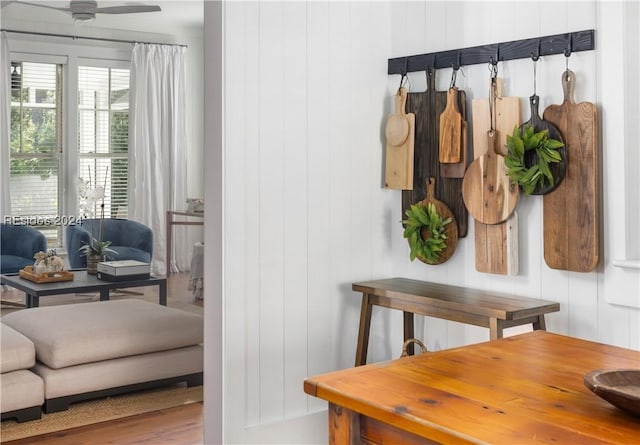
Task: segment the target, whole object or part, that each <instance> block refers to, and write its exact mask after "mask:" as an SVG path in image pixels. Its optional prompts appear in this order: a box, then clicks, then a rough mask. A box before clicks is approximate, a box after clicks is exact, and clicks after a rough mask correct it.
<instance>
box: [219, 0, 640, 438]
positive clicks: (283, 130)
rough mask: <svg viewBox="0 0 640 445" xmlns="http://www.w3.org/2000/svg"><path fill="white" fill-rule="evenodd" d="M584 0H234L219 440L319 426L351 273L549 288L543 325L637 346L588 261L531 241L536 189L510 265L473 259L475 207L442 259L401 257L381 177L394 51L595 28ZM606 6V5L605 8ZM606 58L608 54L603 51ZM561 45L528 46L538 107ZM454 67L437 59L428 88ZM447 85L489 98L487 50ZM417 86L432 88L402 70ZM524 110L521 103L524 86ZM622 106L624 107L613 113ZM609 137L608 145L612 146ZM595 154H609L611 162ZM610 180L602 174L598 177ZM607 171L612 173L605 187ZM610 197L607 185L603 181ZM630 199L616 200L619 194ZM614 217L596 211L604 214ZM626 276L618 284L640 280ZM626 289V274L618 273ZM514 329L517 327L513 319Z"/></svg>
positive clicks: (454, 330) (431, 337) (440, 325)
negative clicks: (315, 388)
mask: <svg viewBox="0 0 640 445" xmlns="http://www.w3.org/2000/svg"><path fill="white" fill-rule="evenodd" d="M606 7H608V6H606V5H605V4H602V5H601V4H599V3H595V2H585V3H576V2H495V3H493V2H491V3H489V2H486V3H483V2H464V3H462V2H391V3H384V2H308V3H305V2H261V3H257V2H228V3H225V5H224V11H223V21H224V31H223V60H224V65H223V66H224V68H223V69H224V87H223V94H224V107H223V128H224V131H223V134H224V139H223V167H222V168H223V172H222V173H223V175H224V176H223V183H224V185H223V193H224V194H223V201H224V203H223V218H224V232H223V239H224V257H223V276H224V281H223V283H224V285H223V299H224V319H223V322H224V346H225V354H224V370H225V371H224V372H225V376H224V400H223V408H224V412H225V422H224V424H225V433H224V435H225V440H226V442H228V443H294V442H295V443H301V442H309V443H311V442H314V443H326V436H324V434H325V418H324V415H323V414H322V413H321V414H320V415H313V414H310V413H314V412H317V411H318V410H321V409H323V408H324V407H325V406H326V405H325V404H324V403H323V402H321V401H318V400H316V399H313V398H307V397H306V396H305V395H304V393H303V391H302V380H303V379H304V377H306V376H310V375H315V374H319V373H323V372H327V371H330V370H334V369H339V368H344V367H348V366H351V364H352V362H353V358H354V353H355V343H356V337H357V324H358V318H359V309H360V296H359V295H356V294H354V293H353V292H352V291H351V290H350V289H351V283H352V282H354V281H358V280H366V279H372V278H380V277H390V276H407V277H412V278H417V279H423V280H432V281H438V282H444V283H451V284H457V285H463V286H469V287H476V288H486V289H494V290H498V291H506V292H513V293H516V294H519V295H526V296H532V297H537V298H545V299H549V300H554V301H559V302H560V303H561V308H562V309H561V312H560V313H556V314H552V315H550V316H548V322H547V326H548V329H549V330H551V331H554V332H559V333H563V334H568V335H573V336H577V337H582V338H587V339H593V340H598V341H603V342H606V343H611V344H618V345H622V346H627V347H633V348H639V347H640V339H639V338H638V335H639V334H638V329H639V326H640V322H639V320H640V315H639V312H638V310H636V309H630V308H627V307H623V306H614V305H611V304H609V303H607V302H606V298H605V297H606V296H605V288H604V285H603V281H604V277H605V275H606V273H607V270H609V265H608V264H607V263H605V262H603V264H602V265H601V266H599V269H598V271H597V272H593V273H589V274H578V273H568V272H562V271H554V270H551V269H549V268H548V267H547V266H546V265H545V263H544V260H543V255H542V224H541V223H542V202H541V201H542V200H541V198H540V197H527V198H525V199H523V200H522V201H521V203H519V205H518V212H519V217H520V239H519V241H520V252H521V256H520V268H521V273H520V275H518V276H515V277H502V276H496V275H488V274H480V273H477V272H476V271H475V264H474V252H473V248H474V246H473V236H474V234H473V224H470V227H471V230H470V233H469V235H468V236H467V238H466V239H462V240H461V242H460V243H459V245H458V249H457V251H456V253H455V255H454V256H453V258H452V259H451V260H449V261H448V262H447V263H445V264H443V265H441V266H436V267H434V266H431V267H429V266H425V265H423V264H422V263H417V262H416V263H410V262H409V260H408V247H407V244H406V241H405V240H404V239H403V238H402V230H401V227H400V224H399V220H400V218H401V215H400V208H401V204H400V192H398V191H390V190H384V189H383V188H382V177H383V171H382V166H383V165H384V162H383V159H384V158H383V154H384V139H383V134H384V122H385V116H386V114H387V113H388V112H389V111H390V109H391V99H390V97H391V95H392V94H393V93H394V90H395V88H397V84H398V80H399V79H398V78H397V77H398V76H387V75H386V62H387V59H388V58H389V57H397V56H403V55H409V54H417V53H424V52H431V51H439V50H444V49H452V48H458V47H466V46H475V45H480V44H484V43H494V42H500V41H505V40H513V39H520V38H527V37H534V36H538V35H547V34H555V33H561V32H566V31H576V30H582V29H590V28H595V29H596V35H597V39H598V41H597V45H598V47H600V46H601V45H603V44H604V43H605V42H606V39H607V35H600V34H599V33H598V29H599V28H600V27H602V23H600V20H601V17H602V14H601V11H600V8H606ZM614 15H615V14H614ZM603 58H604V59H606V56H604V55H602V54H600V53H599V52H598V51H591V52H583V53H574V54H573V55H572V56H571V58H570V60H569V64H570V67H571V69H572V70H573V71H575V72H576V74H577V78H578V87H577V89H576V99H577V100H578V101H580V100H588V101H591V102H596V103H598V105H599V106H600V107H606V109H605V113H603V114H604V116H605V118H607V119H616V118H618V119H620V118H621V116H620V114H621V111H620V109H619V107H616V106H615V104H611V105H610V106H609V105H608V104H609V103H608V102H607V99H606V97H605V96H606V92H605V88H604V86H603V85H601V83H600V79H601V78H602V77H603V76H606V75H607V73H608V72H609V71H608V68H607V67H602V66H601V65H602V64H603V60H602V59H603ZM605 62H608V61H607V60H605ZM564 67H565V60H564V57H562V56H553V57H546V58H543V59H542V60H541V61H540V62H539V63H538V70H537V71H538V82H537V85H538V89H537V92H538V95H539V96H540V97H541V105H542V107H541V110H543V109H544V107H546V106H547V105H549V104H552V103H560V102H561V101H562V89H561V84H560V75H561V73H562V70H563V69H564ZM450 73H451V71H450V70H440V71H439V72H438V77H439V80H438V89H440V90H444V89H446V87H447V86H448V84H449V76H450ZM464 74H465V75H464V76H462V75H458V86H459V87H460V88H463V89H465V90H466V92H467V95H468V96H469V100H471V99H472V98H474V97H486V90H487V88H486V85H487V80H488V71H487V69H486V67H485V66H480V65H478V66H473V67H466V68H464ZM500 75H501V77H504V78H505V79H506V90H507V93H508V94H509V95H514V96H521V97H524V98H527V97H528V96H530V95H531V94H532V89H533V80H532V63H531V61H528V60H521V61H513V62H507V63H501V64H500ZM410 81H411V91H421V90H423V89H424V88H425V82H424V75H423V74H420V73H415V74H412V75H411V76H410ZM522 108H523V116H528V115H529V111H528V105H527V101H526V99H525V100H523V102H522ZM616 113H618V115H616ZM606 137H607V136H606V135H604V136H603V139H604V144H603V145H604V160H605V163H606V160H607V151H608V150H612V149H614V148H612V147H608V146H607V139H606ZM605 171H606V170H605ZM604 180H605V185H606V183H607V182H606V181H607V178H606V177H605V178H604ZM605 188H606V187H605ZM604 199H605V200H615V199H616V197H615V196H610V195H608V194H607V191H605V198H604ZM622 205H623V206H624V204H622ZM606 222H607V219H606V217H605V227H606ZM637 284H638V283H637V279H636V280H634V279H631V280H628V281H627V282H626V284H623V285H622V291H624V292H635V293H636V294H638V293H639V290H638V286H637ZM619 288H620V287H619ZM418 326H419V327H424V334H425V337H426V340H427V343H428V346H429V347H430V349H440V348H446V347H452V346H456V345H460V344H468V343H472V342H477V341H483V340H486V339H488V332H487V331H486V330H485V329H482V328H476V327H471V326H465V325H461V324H457V323H453V322H446V321H442V320H435V319H429V320H427V321H426V322H425V321H420V322H419V323H418ZM512 332H517V330H516V329H514V330H513V331H512ZM401 335H402V334H401V317H400V314H398V313H391V311H388V310H379V309H377V308H376V309H374V318H373V322H372V334H371V338H370V345H371V347H370V360H382V359H388V358H392V357H395V356H397V355H398V354H399V352H400V351H399V347H400V345H401Z"/></svg>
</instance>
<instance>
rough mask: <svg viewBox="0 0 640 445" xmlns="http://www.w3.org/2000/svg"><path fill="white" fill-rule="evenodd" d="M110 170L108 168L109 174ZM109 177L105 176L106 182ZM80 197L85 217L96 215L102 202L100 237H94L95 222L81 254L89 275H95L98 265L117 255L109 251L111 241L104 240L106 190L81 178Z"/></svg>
mask: <svg viewBox="0 0 640 445" xmlns="http://www.w3.org/2000/svg"><path fill="white" fill-rule="evenodd" d="M108 171H109V169H108V168H107V172H108ZM97 176H98V175H97V173H96V182H97ZM106 177H107V175H106V174H105V182H106ZM89 178H91V170H89ZM78 186H79V187H78V188H79V190H78V191H79V195H80V198H81V205H80V209H81V211H82V213H83V216H88V214H89V213H91V214H93V215H95V213H96V211H95V206H96V203H97V202H98V201H100V225H99V227H98V237H97V238H96V237H95V236H94V230H93V225H94V224H93V221H91V224H90V230H89V232H90V234H91V238H90V239H89V242H88V243H86V244H84V245H83V246H81V247H80V249H78V250H79V252H80V253H81V254H82V255H84V256H86V257H87V273H89V274H93V275H95V274H96V273H98V263H99V262H101V261H104V260H105V259H106V257H107V254H115V253H116V252H115V251H114V250H113V249H109V246H110V245H111V241H103V240H102V221H103V220H104V190H105V187H101V186H98V185H96V186H95V187H92V183H91V179H89V181H85V180H83V179H82V178H79V181H78ZM105 186H106V184H105Z"/></svg>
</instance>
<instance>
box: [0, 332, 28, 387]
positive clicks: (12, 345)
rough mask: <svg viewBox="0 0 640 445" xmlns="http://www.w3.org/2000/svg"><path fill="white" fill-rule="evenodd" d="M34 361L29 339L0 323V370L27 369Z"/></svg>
mask: <svg viewBox="0 0 640 445" xmlns="http://www.w3.org/2000/svg"><path fill="white" fill-rule="evenodd" d="M35 363H36V350H35V348H34V346H33V343H32V342H31V340H29V339H28V338H27V337H25V336H24V335H22V334H21V333H19V332H17V331H15V330H14V329H12V328H11V327H10V326H7V325H5V324H3V323H0V371H1V372H2V373H3V374H4V373H6V372H11V371H17V370H20V369H29V368H31V367H33V365H35Z"/></svg>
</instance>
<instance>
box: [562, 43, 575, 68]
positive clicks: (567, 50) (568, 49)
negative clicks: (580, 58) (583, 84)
mask: <svg viewBox="0 0 640 445" xmlns="http://www.w3.org/2000/svg"><path fill="white" fill-rule="evenodd" d="M571 50H573V35H571V34H569V47H568V48H565V49H564V57H565V64H566V70H567V71H569V57H571Z"/></svg>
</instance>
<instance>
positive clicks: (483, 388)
mask: <svg viewBox="0 0 640 445" xmlns="http://www.w3.org/2000/svg"><path fill="white" fill-rule="evenodd" d="M621 368H634V369H638V368H640V351H634V350H629V349H623V348H619V347H615V346H609V345H603V344H599V343H594V342H590V341H585V340H580V339H576V338H572V337H566V336H562V335H558V334H553V333H549V332H545V331H533V332H530V333H527V334H522V335H517V336H513V337H508V338H504V339H500V340H495V341H491V342H486V343H479V344H476V345H470V346H465V347H460V348H454V349H448V350H442V351H438V352H429V353H426V354H420V355H416V356H412V357H406V358H403V359H398V360H393V361H388V362H382V363H376V364H371V365H366V366H360V367H357V368H351V369H346V370H342V371H336V372H332V373H329V374H324V375H321V376H317V377H312V378H308V379H306V380H305V382H304V390H305V392H306V393H307V394H310V395H313V396H316V397H319V398H321V399H325V400H327V401H329V402H331V403H332V404H334V405H338V406H341V407H344V408H347V409H348V410H351V411H354V412H356V413H360V414H362V415H363V416H366V417H369V418H373V419H376V420H378V421H382V422H385V423H387V424H390V425H392V426H394V427H396V428H398V429H401V430H404V431H408V432H410V433H413V434H415V435H418V436H420V437H424V438H428V439H431V440H434V441H438V442H442V443H495V444H498V443H504V444H515V443H517V444H529V443H530V444H534V443H536V444H539V443H555V444H565V443H566V444H578V443H580V444H587V443H621V444H622V443H624V444H629V443H638V439H639V438H640V418H638V417H634V416H632V415H630V414H627V413H625V412H624V411H621V410H619V409H618V408H616V407H614V406H613V405H611V404H609V403H608V402H606V401H605V400H603V399H601V398H599V397H598V396H596V395H595V394H593V393H592V392H591V391H589V389H587V388H586V387H585V385H584V382H583V377H584V374H585V373H587V372H588V371H591V370H594V369H621Z"/></svg>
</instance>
